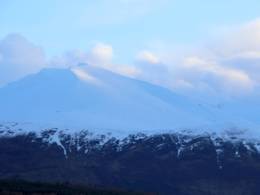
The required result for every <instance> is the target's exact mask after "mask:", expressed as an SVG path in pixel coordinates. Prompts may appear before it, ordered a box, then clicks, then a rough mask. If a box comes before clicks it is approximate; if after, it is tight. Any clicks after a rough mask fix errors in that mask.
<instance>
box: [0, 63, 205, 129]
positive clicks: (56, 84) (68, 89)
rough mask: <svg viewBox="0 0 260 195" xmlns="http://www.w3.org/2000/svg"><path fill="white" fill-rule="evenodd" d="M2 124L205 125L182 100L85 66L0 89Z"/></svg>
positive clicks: (200, 113)
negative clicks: (8, 122)
mask: <svg viewBox="0 0 260 195" xmlns="http://www.w3.org/2000/svg"><path fill="white" fill-rule="evenodd" d="M0 107H1V110H2V111H3V112H1V113H0V120H2V121H16V122H32V123H35V124H52V125H57V126H60V125H64V126H65V127H66V128H67V127H70V126H74V127H79V128H80V127H81V128H99V129H124V130H125V129H127V130H129V129H133V130H134V129H173V128H191V127H198V126H199V125H202V124H206V123H207V121H208V120H206V119H205V118H204V117H205V116H207V115H206V114H205V113H204V111H203V110H202V109H200V107H199V106H197V105H195V104H193V103H192V102H190V101H189V100H188V99H187V98H185V97H183V96H180V95H177V94H174V93H173V92H171V91H169V90H167V89H164V88H161V87H159V86H155V85H152V84H149V83H146V82H142V81H138V80H134V79H130V78H127V77H123V76H121V75H117V74H115V73H112V72H109V71H106V70H103V69H99V68H95V67H91V66H79V67H76V68H73V69H45V70H42V71H41V72H40V73H38V74H35V75H31V76H28V77H26V78H24V79H22V80H20V81H17V82H14V83H11V84H9V85H7V86H6V87H4V88H2V89H0Z"/></svg>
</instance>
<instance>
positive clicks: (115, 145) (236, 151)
mask: <svg viewBox="0 0 260 195" xmlns="http://www.w3.org/2000/svg"><path fill="white" fill-rule="evenodd" d="M0 133H1V132H0ZM258 146H259V142H258V141H256V140H247V139H242V138H238V137H236V135H234V134H230V135H229V137H228V138H223V137H218V136H213V135H207V134H203V135H196V136H195V135H189V134H180V133H178V134H174V133H173V134H160V135H152V136H147V135H144V134H136V135H130V136H128V137H127V138H124V139H121V140H120V139H116V138H114V137H106V136H105V135H104V136H99V137H93V136H91V133H89V132H88V131H82V132H79V133H77V134H73V135H72V134H66V133H64V132H62V131H59V130H57V129H50V130H45V131H43V132H41V134H40V135H39V134H38V135H36V134H35V133H27V134H15V133H12V132H11V131H9V132H8V133H6V132H5V133H4V132H2V136H1V138H0V178H1V179H15V180H27V181H34V182H36V181H37V182H47V183H57V182H58V183H64V182H68V183H71V184H73V185H87V186H89V185H94V186H105V187H108V188H111V187H112V188H115V189H127V190H133V191H144V192H154V193H158V194H169V195H175V194H176V195H225V194H227V195H242V194H243V195H259V194H260V153H259V150H258V148H259V147H258Z"/></svg>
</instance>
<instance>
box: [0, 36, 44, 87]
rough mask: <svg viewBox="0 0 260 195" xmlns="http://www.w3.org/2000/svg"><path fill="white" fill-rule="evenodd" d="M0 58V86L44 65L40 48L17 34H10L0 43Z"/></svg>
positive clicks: (33, 71)
mask: <svg viewBox="0 0 260 195" xmlns="http://www.w3.org/2000/svg"><path fill="white" fill-rule="evenodd" d="M0 56H1V57H0V86H2V85H4V84H6V83H8V82H11V81H14V80H17V79H19V78H22V77H24V76H26V75H27V74H31V73H35V72H37V71H39V70H40V69H42V68H43V67H44V66H45V65H46V59H45V55H44V52H43V50H42V48H40V47H38V46H36V45H34V44H33V43H31V42H30V41H28V40H27V39H26V38H24V37H23V36H21V35H19V34H10V35H8V36H6V37H5V38H4V39H3V40H1V41H0Z"/></svg>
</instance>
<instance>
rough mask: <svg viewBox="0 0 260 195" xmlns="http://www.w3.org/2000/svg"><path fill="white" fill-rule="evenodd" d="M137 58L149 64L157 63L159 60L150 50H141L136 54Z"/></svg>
mask: <svg viewBox="0 0 260 195" xmlns="http://www.w3.org/2000/svg"><path fill="white" fill-rule="evenodd" d="M137 60H139V61H142V62H145V63H146V62H147V63H150V64H159V63H160V60H159V58H158V57H157V56H156V55H155V54H153V53H152V52H149V51H141V52H140V53H139V54H138V55H137Z"/></svg>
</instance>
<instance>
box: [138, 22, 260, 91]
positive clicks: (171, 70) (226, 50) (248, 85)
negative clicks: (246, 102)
mask: <svg viewBox="0 0 260 195" xmlns="http://www.w3.org/2000/svg"><path fill="white" fill-rule="evenodd" d="M203 45H204V46H202V45H193V46H187V47H186V51H185V49H183V48H182V47H181V48H178V47H177V48H174V49H167V48H172V47H171V46H169V45H168V43H166V46H164V47H160V48H158V49H159V50H158V52H156V53H154V52H153V53H151V52H150V51H149V49H146V50H144V51H141V52H140V53H139V54H138V55H137V56H138V59H139V63H140V62H141V65H139V67H141V72H142V75H140V78H145V80H148V81H149V79H150V80H151V81H153V80H154V78H155V76H156V83H157V84H160V85H163V86H165V87H168V88H172V89H174V90H179V91H181V90H187V89H190V90H191V92H192V93H197V92H198V91H200V92H202V93H204V94H205V93H208V92H210V93H212V94H214V95H220V94H221V95H227V96H229V95H250V94H252V93H255V92H256V91H257V89H259V88H258V87H259V86H260V19H256V20H254V21H251V22H248V23H246V24H242V25H238V26H233V27H232V28H228V29H227V30H225V31H224V33H223V32H222V33H220V34H219V35H218V36H215V37H213V38H212V39H211V40H208V41H206V42H205V43H204V44H203ZM152 48H153V51H154V50H156V48H154V47H152ZM161 48H166V49H161ZM147 64H150V66H148V65H147ZM154 65H156V66H154ZM157 65H158V66H160V68H158V67H157ZM196 90H197V91H196Z"/></svg>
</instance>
